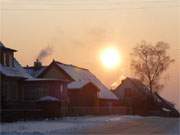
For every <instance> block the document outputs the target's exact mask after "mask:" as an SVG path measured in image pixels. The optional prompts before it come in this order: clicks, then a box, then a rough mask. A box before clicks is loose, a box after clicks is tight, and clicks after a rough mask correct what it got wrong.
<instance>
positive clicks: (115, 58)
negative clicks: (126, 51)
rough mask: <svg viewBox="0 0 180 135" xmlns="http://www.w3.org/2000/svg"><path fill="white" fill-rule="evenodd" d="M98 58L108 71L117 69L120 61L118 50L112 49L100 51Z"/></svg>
mask: <svg viewBox="0 0 180 135" xmlns="http://www.w3.org/2000/svg"><path fill="white" fill-rule="evenodd" d="M100 58H101V61H102V63H103V65H104V66H105V67H106V68H108V69H114V68H117V67H118V66H119V64H120V61H121V59H120V54H119V51H118V49H116V48H113V47H108V48H105V49H104V50H103V51H102V53H101V56H100Z"/></svg>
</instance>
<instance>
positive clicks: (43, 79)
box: [25, 78, 66, 82]
mask: <svg viewBox="0 0 180 135" xmlns="http://www.w3.org/2000/svg"><path fill="white" fill-rule="evenodd" d="M25 81H27V82H28V81H29V82H31V81H61V82H66V81H65V80H61V79H53V78H30V79H26V80H25Z"/></svg>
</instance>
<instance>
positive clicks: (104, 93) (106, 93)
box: [56, 62, 118, 100]
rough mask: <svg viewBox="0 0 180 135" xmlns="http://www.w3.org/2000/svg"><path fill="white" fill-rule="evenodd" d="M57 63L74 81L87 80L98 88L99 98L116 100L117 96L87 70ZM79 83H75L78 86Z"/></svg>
mask: <svg viewBox="0 0 180 135" xmlns="http://www.w3.org/2000/svg"><path fill="white" fill-rule="evenodd" d="M56 63H57V65H58V66H59V67H60V68H61V69H63V70H64V71H65V72H66V73H67V74H68V75H69V76H71V77H72V78H73V79H74V80H75V81H76V82H81V81H88V82H91V83H93V84H94V85H95V86H97V87H98V88H99V90H100V93H99V98H101V99H113V100H118V98H117V97H116V96H115V95H114V93H113V92H111V91H110V90H109V89H108V88H107V87H106V86H105V85H104V84H103V83H102V82H101V81H100V80H99V79H97V78H96V76H94V75H93V74H92V73H91V72H90V71H89V70H87V69H83V68H79V67H76V66H73V65H66V64H62V63H59V62H56ZM80 84H81V83H79V84H78V83H77V84H76V86H79V85H80Z"/></svg>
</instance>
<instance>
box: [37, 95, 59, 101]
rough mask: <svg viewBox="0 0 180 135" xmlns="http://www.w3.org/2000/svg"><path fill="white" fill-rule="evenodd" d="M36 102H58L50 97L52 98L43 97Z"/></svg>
mask: <svg viewBox="0 0 180 135" xmlns="http://www.w3.org/2000/svg"><path fill="white" fill-rule="evenodd" d="M38 101H41V102H43V101H59V99H58V98H56V97H52V96H45V97H42V98H40V99H39V100H38Z"/></svg>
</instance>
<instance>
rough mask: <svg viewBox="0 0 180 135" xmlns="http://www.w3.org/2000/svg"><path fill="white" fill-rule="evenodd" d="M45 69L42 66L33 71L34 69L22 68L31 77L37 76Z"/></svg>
mask: <svg viewBox="0 0 180 135" xmlns="http://www.w3.org/2000/svg"><path fill="white" fill-rule="evenodd" d="M45 68H46V67H44V66H42V67H40V68H39V69H35V68H34V67H24V70H25V71H26V72H27V73H28V74H30V75H31V76H33V77H37V76H39V75H40V74H41V73H42V72H43V71H44V69H45Z"/></svg>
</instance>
